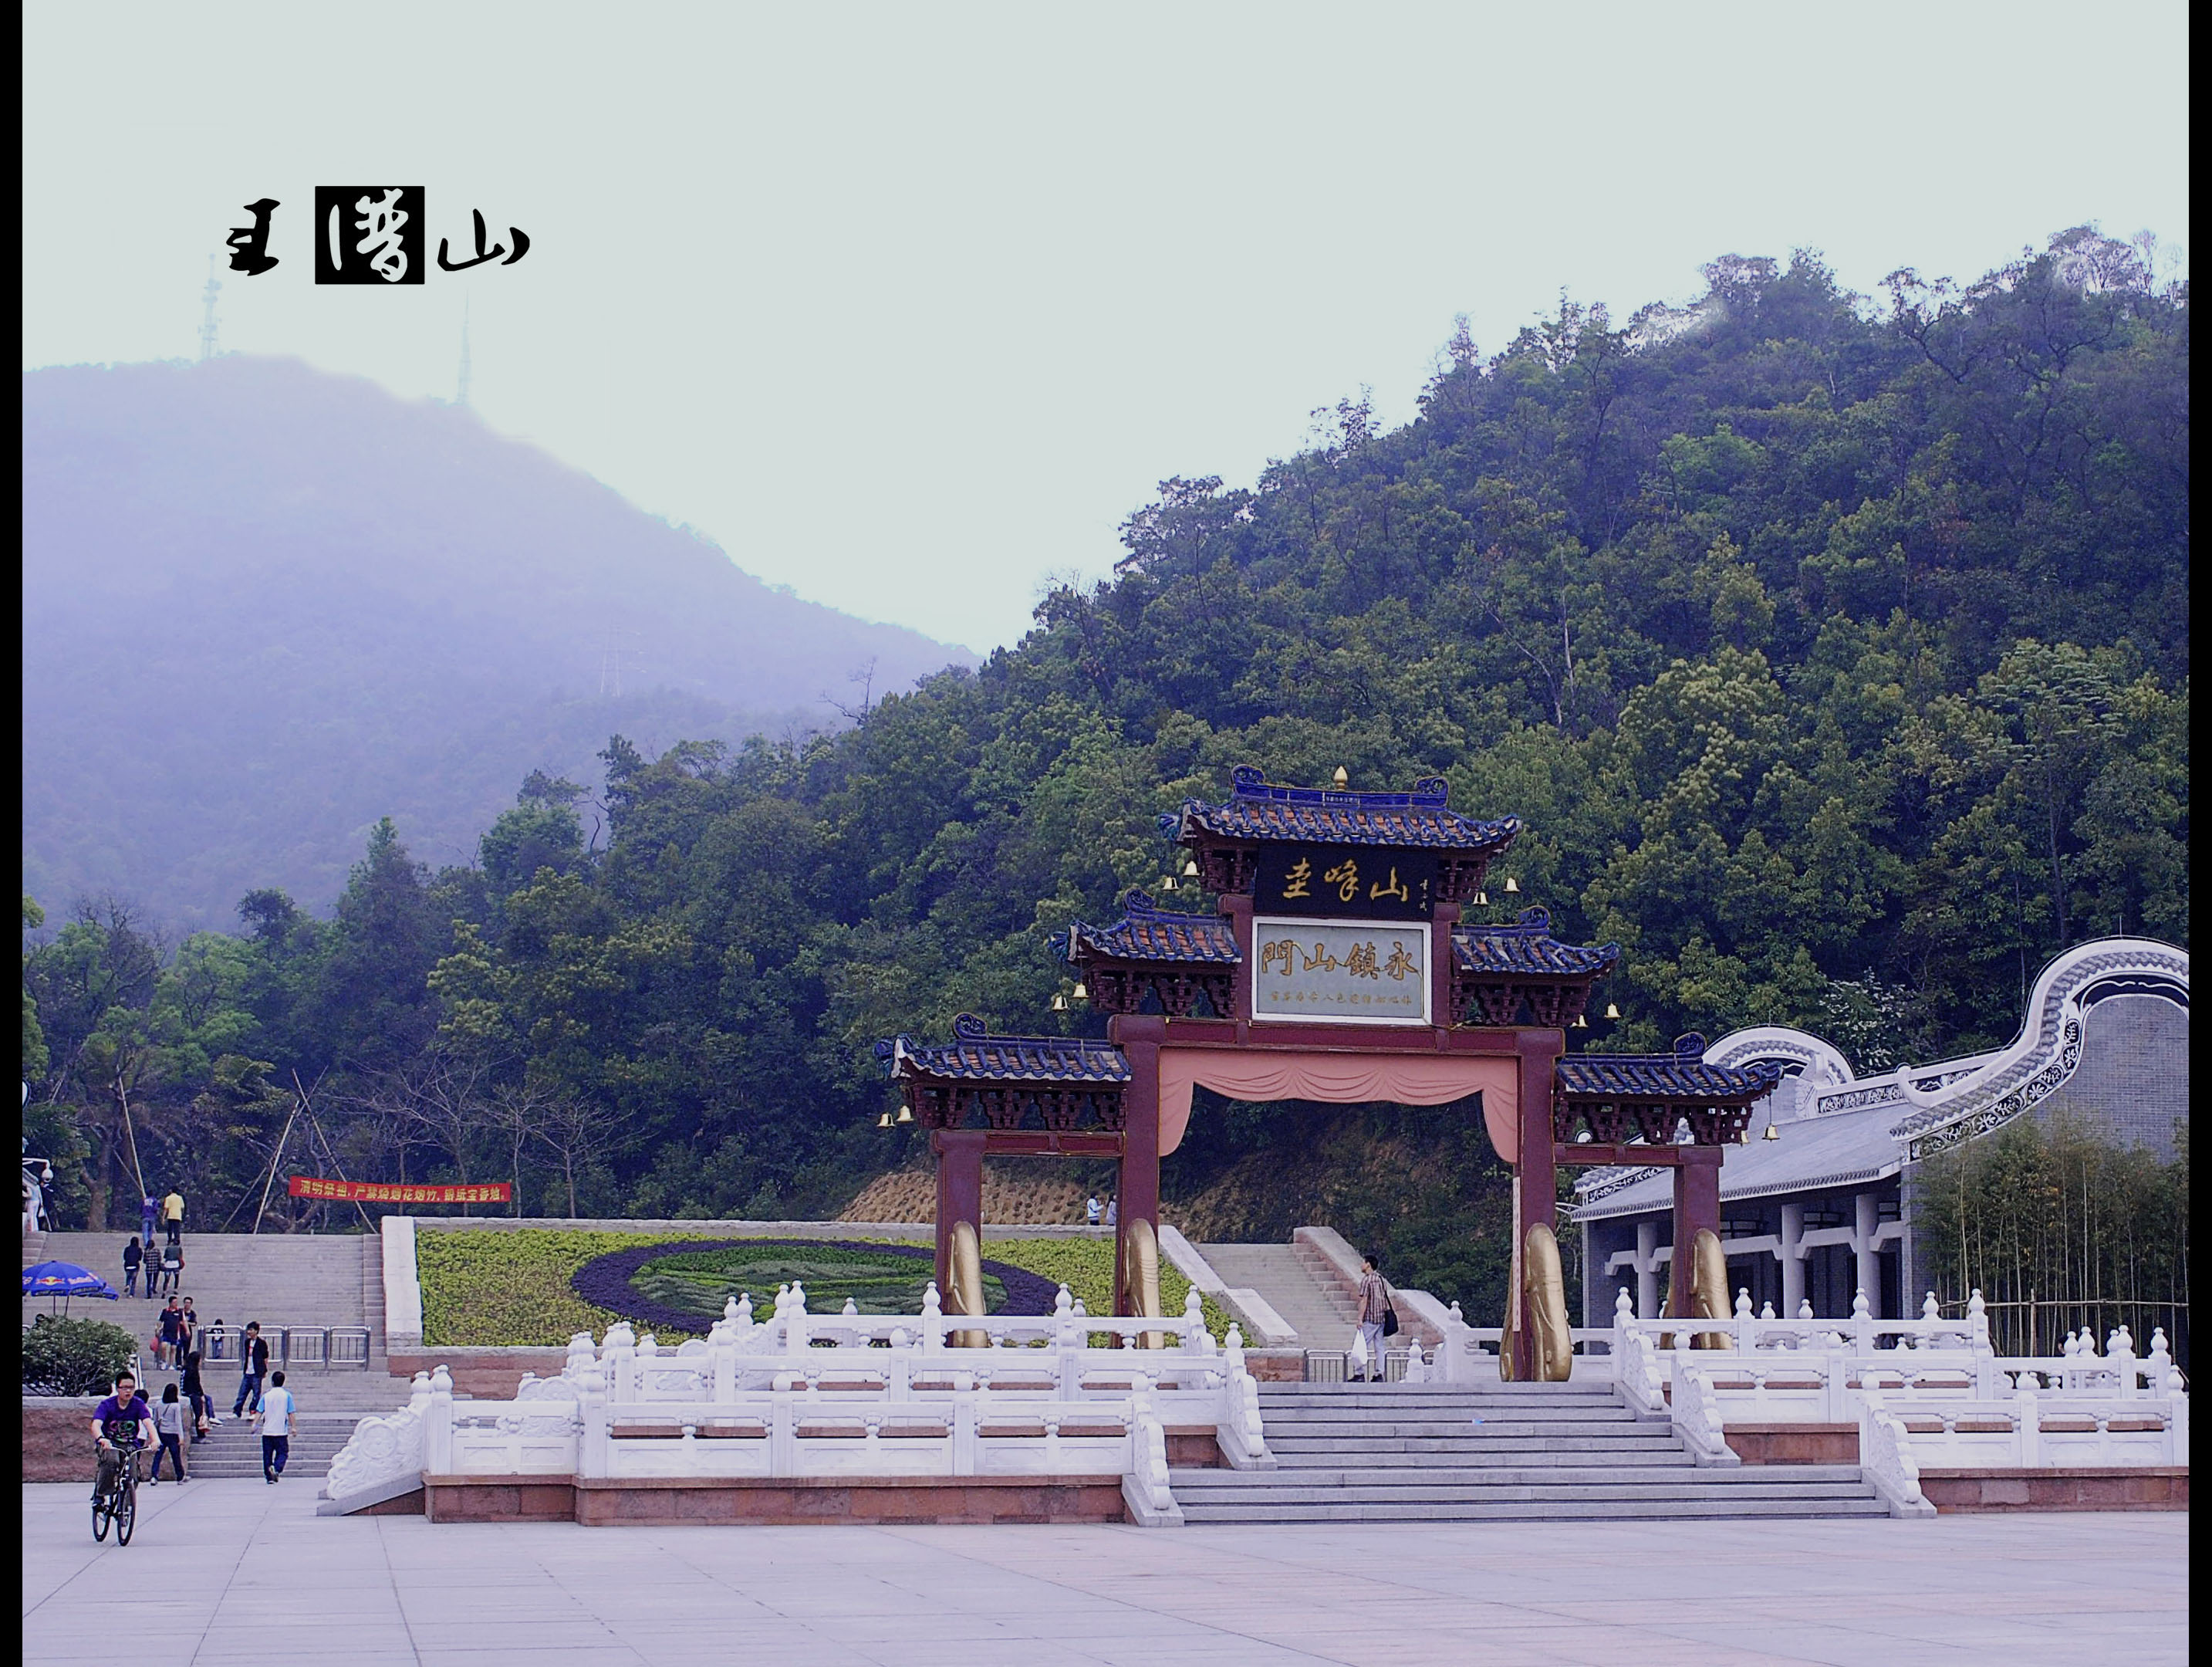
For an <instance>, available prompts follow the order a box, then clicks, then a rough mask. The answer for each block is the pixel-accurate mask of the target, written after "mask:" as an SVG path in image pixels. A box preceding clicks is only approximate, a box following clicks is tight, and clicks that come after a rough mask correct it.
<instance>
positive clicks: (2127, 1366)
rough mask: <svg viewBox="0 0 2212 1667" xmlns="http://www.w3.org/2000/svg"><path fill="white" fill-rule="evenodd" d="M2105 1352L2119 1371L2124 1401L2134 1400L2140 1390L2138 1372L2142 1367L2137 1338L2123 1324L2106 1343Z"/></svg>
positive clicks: (2120, 1389) (2120, 1390)
mask: <svg viewBox="0 0 2212 1667" xmlns="http://www.w3.org/2000/svg"><path fill="white" fill-rule="evenodd" d="M2105 1354H2106V1356H2107V1357H2108V1358H2109V1359H2110V1360H2112V1363H2113V1365H2114V1366H2115V1367H2116V1368H2117V1370H2118V1372H2119V1375H2120V1384H2119V1394H2120V1399H2121V1400H2123V1401H2132V1400H2134V1399H2135V1398H2136V1395H2137V1394H2139V1393H2140V1391H2139V1390H2137V1388H2136V1373H2137V1372H2139V1371H2140V1370H2141V1369H2142V1368H2141V1367H2139V1366H2137V1365H2136V1340H2135V1339H2134V1338H2133V1337H2131V1336H2130V1335H2128V1329H2127V1327H2125V1326H2121V1327H2120V1328H2118V1329H2117V1330H2115V1331H2114V1332H2113V1333H2112V1337H2111V1339H2110V1341H2109V1342H2106V1345H2105Z"/></svg>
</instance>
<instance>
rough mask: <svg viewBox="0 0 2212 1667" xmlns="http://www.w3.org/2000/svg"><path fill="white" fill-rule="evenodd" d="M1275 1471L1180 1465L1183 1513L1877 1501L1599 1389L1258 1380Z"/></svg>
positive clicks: (1854, 1472)
mask: <svg viewBox="0 0 2212 1667" xmlns="http://www.w3.org/2000/svg"><path fill="white" fill-rule="evenodd" d="M1260 1406H1261V1421H1262V1422H1263V1423H1264V1425H1265V1426H1266V1428H1267V1445H1268V1447H1269V1449H1270V1451H1273V1453H1274V1455H1275V1457H1276V1462H1277V1468H1276V1469H1273V1470H1223V1469H1202V1470H1201V1469H1188V1470H1176V1471H1173V1472H1171V1473H1170V1485H1171V1486H1172V1488H1174V1491H1175V1495H1176V1500H1177V1501H1178V1502H1179V1503H1180V1504H1181V1505H1182V1512H1183V1518H1184V1520H1185V1521H1187V1522H1191V1523H1212V1522H1285V1523H1289V1522H1317V1523H1318V1522H1479V1521H1512V1520H1516V1519H1528V1520H1534V1519H1561V1518H1565V1519H1574V1518H1588V1519H1592V1520H1599V1519H1614V1518H1687V1517H1712V1518H1727V1517H1737V1518H1741V1517H1774V1518H1784V1517H1862V1516H1881V1515H1885V1514H1887V1512H1886V1507H1884V1506H1883V1505H1882V1504H1881V1500H1878V1499H1877V1498H1876V1497H1875V1492H1874V1489H1873V1488H1872V1487H1871V1486H1870V1485H1869V1483H1868V1482H1867V1481H1865V1480H1864V1479H1863V1477H1862V1475H1860V1472H1859V1469H1858V1467H1857V1466H1856V1465H1752V1466H1730V1467H1726V1468H1717V1467H1701V1466H1699V1465H1698V1464H1697V1463H1695V1462H1694V1461H1693V1459H1692V1456H1691V1454H1690V1453H1689V1452H1688V1451H1687V1450H1686V1448H1685V1447H1684V1446H1683V1445H1682V1442H1681V1440H1680V1437H1678V1436H1677V1435H1676V1434H1675V1433H1674V1427H1673V1426H1672V1425H1671V1424H1670V1423H1669V1422H1668V1421H1666V1420H1665V1419H1662V1418H1650V1417H1644V1416H1640V1415H1638V1414H1637V1413H1636V1412H1634V1411H1633V1410H1632V1408H1629V1407H1627V1406H1626V1405H1625V1404H1624V1403H1623V1402H1620V1400H1619V1399H1618V1398H1617V1397H1616V1396H1614V1394H1613V1392H1612V1390H1611V1389H1610V1388H1609V1387H1598V1386H1595V1385H1568V1384H1485V1385H1482V1386H1480V1387H1473V1386H1469V1387H1464V1388H1462V1387H1447V1386H1443V1385H1437V1384H1403V1385H1389V1386H1379V1385H1362V1386H1357V1387H1338V1386H1334V1385H1326V1384H1283V1385H1269V1386H1266V1387H1263V1388H1262V1390H1261V1402H1260Z"/></svg>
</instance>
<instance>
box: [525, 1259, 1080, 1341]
mask: <svg viewBox="0 0 2212 1667" xmlns="http://www.w3.org/2000/svg"><path fill="white" fill-rule="evenodd" d="M936 1254H937V1253H936V1251H935V1250H934V1249H933V1248H931V1247H929V1246H927V1245H918V1244H869V1243H866V1242H864V1241H860V1240H856V1239H844V1238H677V1239H668V1240H665V1241H663V1242H661V1243H659V1244H635V1245H632V1246H630V1247H629V1249H627V1250H614V1251H611V1252H609V1253H608V1254H606V1255H605V1256H594V1257H592V1259H591V1260H590V1261H589V1262H586V1263H585V1264H584V1265H583V1266H582V1267H580V1268H579V1269H577V1270H576V1271H575V1273H574V1275H572V1276H571V1277H570V1279H569V1281H568V1283H569V1286H570V1287H571V1288H572V1289H573V1290H574V1292H575V1293H576V1294H577V1295H578V1296H579V1297H581V1298H582V1299H584V1300H585V1301H586V1302H587V1303H589V1304H591V1305H592V1306H593V1307H595V1308H603V1309H605V1310H606V1311H609V1312H610V1313H614V1314H619V1315H621V1316H622V1317H623V1318H624V1319H626V1320H629V1321H631V1322H632V1323H635V1324H637V1325H639V1326H642V1327H644V1328H647V1329H650V1330H653V1331H656V1332H684V1333H690V1334H693V1335H697V1334H700V1333H703V1332H705V1331H706V1330H707V1329H708V1327H709V1326H711V1325H712V1324H713V1323H714V1321H715V1320H716V1319H718V1318H720V1316H721V1312H722V1305H723V1302H724V1300H725V1299H726V1298H727V1297H729V1296H733V1295H735V1294H736V1293H738V1292H739V1291H744V1292H745V1293H747V1294H748V1295H750V1297H751V1298H752V1299H753V1309H754V1311H755V1312H756V1313H757V1314H758V1315H760V1316H761V1317H763V1318H766V1317H767V1316H768V1314H769V1310H770V1308H771V1306H772V1305H773V1304H774V1302H775V1292H776V1287H778V1286H779V1285H784V1284H788V1283H789V1282H790V1281H791V1280H792V1279H793V1277H797V1278H798V1279H799V1281H800V1283H801V1284H802V1285H803V1286H805V1288H806V1291H807V1297H808V1301H807V1306H808V1308H809V1309H811V1310H812V1311H815V1312H817V1313H820V1312H823V1311H833V1312H834V1311H836V1309H837V1308H842V1306H843V1305H844V1299H845V1298H846V1296H848V1295H850V1296H852V1298H853V1299H854V1305H855V1306H856V1307H857V1308H859V1309H860V1311H861V1312H862V1313H872V1314H912V1313H915V1312H917V1311H919V1310H920V1308H921V1290H922V1287H924V1286H925V1285H926V1284H927V1281H928V1280H929V1278H930V1275H931V1272H932V1269H933V1264H934V1262H935V1260H936ZM916 1262H919V1263H921V1266H920V1267H919V1268H915V1267H913V1264H914V1263H916ZM909 1269H911V1271H909ZM983 1285H984V1297H985V1303H986V1306H987V1309H988V1311H990V1312H992V1313H997V1314H1022V1315H1030V1314H1049V1313H1051V1312H1052V1306H1053V1301H1054V1298H1055V1297H1057V1296H1058V1294H1059V1287H1057V1286H1056V1285H1054V1283H1053V1282H1052V1281H1050V1280H1048V1279H1047V1278H1045V1277H1044V1276H1043V1275H1040V1274H1033V1273H1030V1271H1029V1270H1028V1269H1023V1268H1015V1267H1011V1266H1009V1265H1008V1264H1007V1263H1006V1262H985V1263H984V1264H983ZM994 1287H995V1289H994ZM994 1297H995V1298H997V1300H993V1299H994Z"/></svg>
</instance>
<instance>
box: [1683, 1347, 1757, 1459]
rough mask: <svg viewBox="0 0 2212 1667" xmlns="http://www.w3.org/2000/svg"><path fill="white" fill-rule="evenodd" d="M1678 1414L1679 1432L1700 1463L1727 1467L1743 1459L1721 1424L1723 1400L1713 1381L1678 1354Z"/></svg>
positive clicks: (1692, 1455)
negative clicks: (1718, 1395) (1721, 1402)
mask: <svg viewBox="0 0 2212 1667" xmlns="http://www.w3.org/2000/svg"><path fill="white" fill-rule="evenodd" d="M1674 1428H1675V1430H1676V1432H1677V1433H1679V1434H1680V1436H1681V1438H1682V1441H1683V1445H1685V1446H1686V1447H1688V1449H1689V1450H1690V1457H1692V1459H1693V1460H1694V1461H1695V1462H1696V1463H1699V1464H1701V1465H1713V1466H1725V1465H1732V1464H1738V1463H1741V1462H1742V1461H1741V1459H1740V1458H1738V1457H1737V1456H1736V1452H1735V1449H1734V1448H1733V1447H1731V1446H1729V1445H1728V1437H1727V1435H1726V1433H1724V1432H1723V1429H1722V1427H1721V1408H1720V1402H1719V1401H1718V1400H1717V1399H1716V1398H1715V1396H1714V1395H1713V1386H1712V1380H1711V1378H1707V1377H1706V1376H1705V1373H1704V1372H1701V1371H1699V1370H1698V1369H1697V1368H1696V1367H1694V1366H1691V1365H1689V1363H1688V1360H1687V1358H1686V1355H1677V1356H1676V1357H1675V1361H1674Z"/></svg>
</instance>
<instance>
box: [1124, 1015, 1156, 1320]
mask: <svg viewBox="0 0 2212 1667" xmlns="http://www.w3.org/2000/svg"><path fill="white" fill-rule="evenodd" d="M1115 1029H1116V1030H1124V1029H1126V1030H1128V1031H1137V1032H1138V1036H1139V1038H1141V1039H1134V1038H1127V1037H1124V1038H1121V1052H1122V1054H1123V1056H1125V1057H1126V1058H1127V1060H1128V1062H1129V1086H1128V1087H1127V1089H1125V1090H1124V1091H1123V1092H1122V1095H1121V1106H1122V1123H1121V1185H1120V1187H1119V1189H1117V1190H1116V1192H1115V1208H1116V1210H1117V1214H1116V1215H1115V1222H1116V1231H1115V1235H1114V1311H1115V1313H1117V1314H1133V1313H1135V1312H1136V1307H1135V1304H1134V1299H1135V1288H1136V1279H1135V1274H1136V1268H1135V1262H1134V1258H1133V1257H1132V1256H1131V1255H1130V1253H1129V1224H1130V1223H1131V1222H1133V1221H1146V1222H1150V1223H1151V1224H1152V1238H1153V1240H1154V1242H1155V1243H1157V1242H1158V1238H1159V1232H1160V1044H1159V1041H1158V1037H1159V1035H1160V1034H1161V1033H1162V1032H1163V1031H1165V1029H1166V1025H1165V1024H1164V1022H1163V1021H1162V1020H1160V1019H1153V1018H1139V1019H1133V1020H1132V1021H1123V1020H1121V1019H1116V1020H1115ZM1146 1031H1151V1032H1152V1035H1150V1036H1146V1035H1145V1034H1144V1032H1146Z"/></svg>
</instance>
